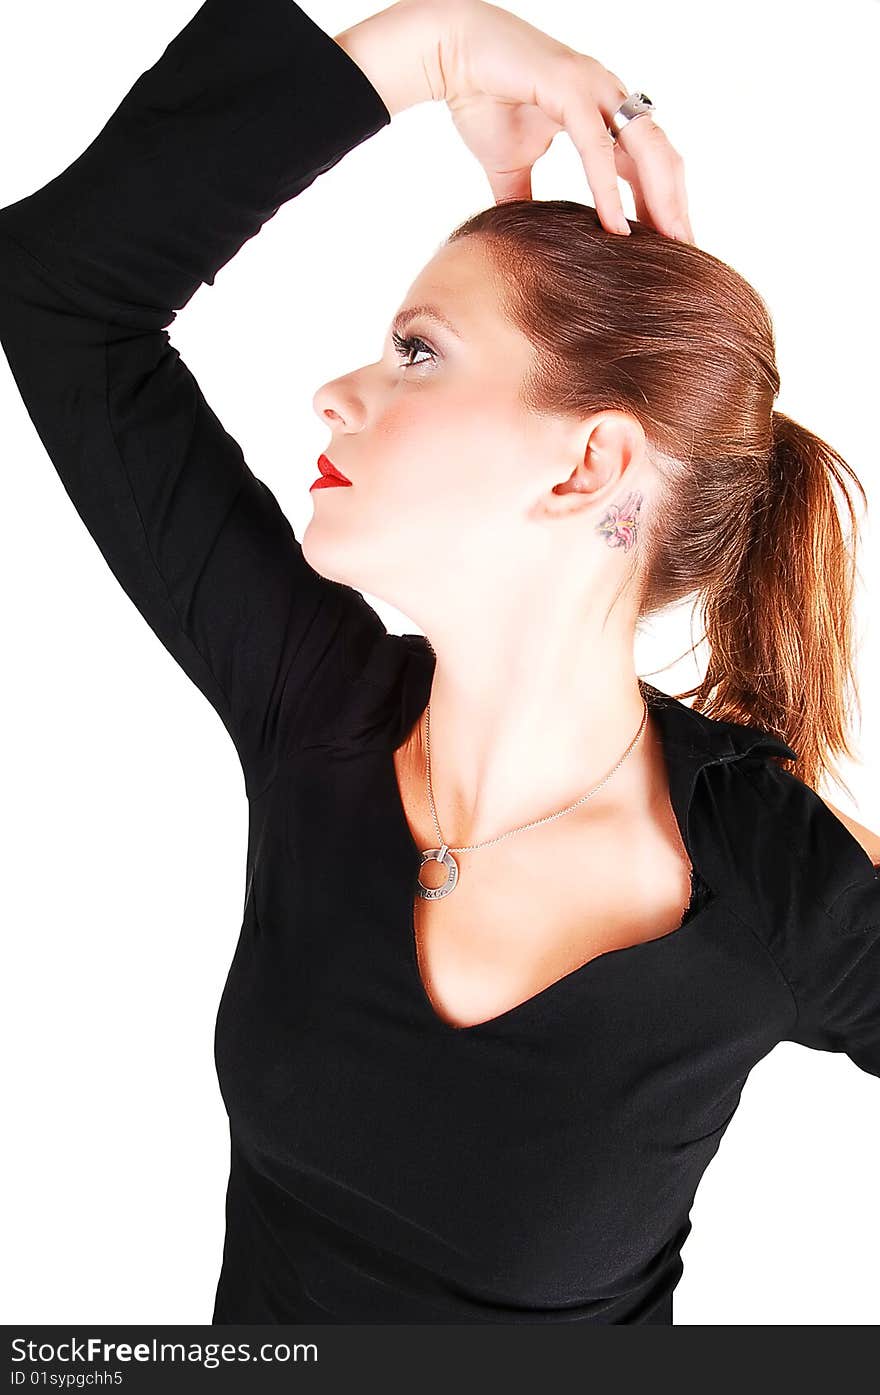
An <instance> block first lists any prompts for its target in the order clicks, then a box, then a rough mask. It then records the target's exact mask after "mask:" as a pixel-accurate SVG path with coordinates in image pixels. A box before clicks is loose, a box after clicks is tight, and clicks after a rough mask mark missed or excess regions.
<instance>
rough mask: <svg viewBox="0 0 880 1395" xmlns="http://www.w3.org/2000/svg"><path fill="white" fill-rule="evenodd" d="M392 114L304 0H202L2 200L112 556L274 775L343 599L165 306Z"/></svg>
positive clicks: (9, 268)
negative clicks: (187, 358) (89, 125)
mask: <svg viewBox="0 0 880 1395" xmlns="http://www.w3.org/2000/svg"><path fill="white" fill-rule="evenodd" d="M390 120H391V116H390V113H389V111H388V109H387V108H386V107H385V105H384V103H383V101H382V99H381V97H380V96H379V94H378V92H377V91H376V90H375V88H374V87H373V86H372V85H371V83H370V82H369V80H368V79H367V77H366V76H365V74H364V73H363V71H362V70H361V69H360V68H359V67H358V66H357V64H356V63H355V62H354V61H353V60H352V59H351V58H350V57H349V56H348V55H347V54H346V52H345V51H344V50H343V48H342V47H341V46H340V45H338V44H336V43H335V41H334V40H333V39H332V38H330V37H328V35H326V34H325V33H323V31H322V30H321V29H319V28H318V27H317V25H316V24H314V23H313V22H312V20H311V19H310V18H309V17H308V16H307V15H306V14H305V13H304V12H303V10H301V9H300V8H299V7H298V6H297V5H295V4H294V3H293V0H248V3H246V4H244V3H242V0H206V3H205V4H203V5H202V7H201V8H200V9H199V10H198V11H197V13H196V14H195V15H194V16H193V18H192V19H191V20H190V22H189V23H188V24H187V25H186V26H185V28H184V29H183V30H181V32H180V33H179V34H178V35H177V37H176V38H175V39H173V40H172V42H171V43H170V44H169V45H168V47H167V48H166V49H165V51H164V53H163V54H162V55H161V57H160V58H159V60H158V61H157V62H156V63H155V64H154V65H153V66H152V67H151V68H149V69H148V70H147V71H146V72H144V73H143V74H142V75H141V76H140V77H139V78H138V79H137V81H136V82H135V84H134V86H133V87H132V88H131V90H130V91H129V92H128V94H127V95H126V96H125V98H124V99H123V101H122V102H121V104H120V106H119V107H118V108H117V109H116V111H115V112H114V113H113V115H112V116H111V117H110V119H109V120H108V122H107V123H106V125H105V126H104V127H103V129H102V130H101V131H100V133H99V134H98V135H97V137H96V138H95V140H94V141H92V143H91V145H89V146H88V148H87V149H86V150H85V151H84V152H83V154H82V155H80V156H79V158H78V159H76V160H75V161H74V162H73V164H71V165H70V166H69V167H68V168H67V169H66V170H64V171H63V172H62V173H61V174H59V175H58V176H57V177H56V178H55V179H53V180H51V181H50V182H49V183H48V184H46V185H45V186H44V187H43V188H41V189H39V190H37V191H36V192H35V193H33V194H31V195H29V196H28V197H26V198H23V199H20V200H19V201H18V202H17V203H13V204H10V205H8V206H7V207H5V208H3V209H0V343H2V346H3V349H4V351H5V353H6V357H7V359H8V362H9V366H10V368H11V370H12V373H13V376H14V379H15V382H16V384H17V386H18V389H19V391H20V393H21V396H22V398H23V400H24V403H25V406H26V408H27V411H28V413H29V414H30V417H31V419H32V421H33V424H34V426H35V427H36V430H37V432H38V433H39V436H40V439H41V440H42V442H43V445H44V446H45V448H46V451H47V452H48V454H49V456H50V458H51V461H52V464H53V465H54V467H55V469H56V470H57V472H58V474H59V476H60V478H61V481H62V483H63V485H64V487H65V489H66V491H67V493H68V494H69V496H70V498H71V500H72V502H73V504H74V506H75V507H76V509H77V512H78V513H79V515H80V517H81V519H82V521H83V522H84V523H85V525H86V527H87V528H88V530H89V532H90V533H91V535H92V537H93V538H94V540H95V542H96V543H97V545H98V547H99V548H100V550H101V552H102V554H103V555H104V557H105V559H106V561H107V563H108V565H109V566H110V568H111V570H112V571H113V573H114V575H115V576H116V578H117V580H118V581H119V583H120V584H121V586H122V587H123V588H124V590H125V591H126V593H127V594H128V596H129V597H130V599H131V600H132V601H133V603H134V605H135V606H136V607H137V609H138V610H139V611H140V612H141V614H142V616H143V617H144V619H145V620H146V621H147V623H148V624H149V625H150V626H151V627H152V628H153V630H154V631H155V633H156V634H157V635H158V637H159V639H160V640H161V641H162V643H163V644H164V645H165V647H166V649H167V650H168V651H169V652H170V653H171V655H172V656H173V657H174V658H175V659H176V660H177V662H178V663H179V664H180V665H181V667H182V668H183V669H184V671H185V672H186V673H187V674H188V676H189V677H190V678H191V679H192V681H193V682H194V683H195V684H196V685H197V687H198V688H199V689H200V690H201V691H202V693H203V694H204V695H205V697H207V698H208V700H209V702H211V703H212V705H213V706H214V707H215V709H216V710H217V712H218V713H219V715H220V717H221V719H222V720H223V722H224V724H225V726H226V728H227V730H228V731H229V734H230V736H231V737H232V740H233V742H234V743H235V746H236V749H237V752H238V755H239V758H240V760H241V763H242V768H243V771H244V776H245V784H246V788H247V791H248V794H249V795H251V796H253V795H254V794H256V793H258V792H259V790H260V789H261V788H262V787H263V786H264V785H265V784H266V783H267V782H268V781H269V780H270V779H271V777H272V775H273V772H274V769H275V767H276V764H277V761H278V760H279V759H280V758H281V757H282V756H283V753H284V743H285V742H286V741H289V740H291V739H292V738H291V733H292V732H295V730H296V712H297V709H298V706H299V704H300V703H301V702H302V700H303V697H304V695H305V694H306V691H307V688H308V685H309V681H310V678H311V677H312V675H313V673H314V672H315V670H316V668H317V666H318V665H319V663H320V662H321V660H322V656H323V655H324V654H325V653H326V652H327V650H328V648H329V647H330V646H331V645H332V643H333V639H334V636H335V634H336V633H337V631H338V629H339V627H340V625H341V624H342V623H344V621H345V618H346V617H347V616H350V617H354V618H356V620H357V623H358V624H360V625H369V624H374V625H375V627H376V628H377V630H381V632H382V633H383V634H384V627H382V626H381V625H380V621H379V619H378V617H377V616H376V615H375V612H373V611H372V610H371V609H370V608H369V607H368V606H367V604H366V602H365V601H364V600H363V598H362V597H361V596H360V595H359V594H358V593H356V592H353V591H351V590H350V589H349V588H347V587H344V586H341V585H339V584H337V583H335V582H331V581H329V580H328V579H326V578H323V577H320V576H319V575H318V574H317V573H316V572H314V571H313V570H312V569H311V568H310V567H309V566H308V564H307V563H306V562H305V560H304V558H303V556H302V554H301V550H300V546H299V543H298V541H297V539H296V538H295V537H294V535H293V533H292V530H291V528H290V524H289V523H288V521H287V519H286V517H285V516H284V514H283V513H282V512H281V509H280V508H279V505H278V503H277V501H276V499H275V497H274V495H273V494H272V492H271V490H270V489H268V488H267V486H266V485H265V484H263V483H262V482H261V481H260V480H259V479H257V478H256V477H255V476H254V475H253V473H252V472H251V470H250V469H249V468H248V466H247V464H246V463H245V460H244V457H243V454H242V451H241V448H240V447H239V445H238V444H237V442H236V441H235V440H233V439H232V437H231V436H230V435H229V434H228V432H226V431H225V430H224V428H223V426H222V424H221V422H220V421H219V420H218V418H217V416H216V415H215V413H214V412H213V411H212V409H211V408H210V406H209V405H208V403H207V402H206V401H205V398H204V396H203V395H202V393H201V391H200V389H199V386H198V383H197V382H196V380H195V378H194V377H193V375H192V373H191V372H190V371H189V369H188V368H187V367H186V365H185V364H184V363H183V362H182V360H181V358H180V355H179V353H178V352H177V350H176V349H175V348H174V346H173V345H172V344H171V342H170V340H169V336H168V333H167V329H166V327H167V326H168V325H170V324H171V323H172V321H173V320H174V318H175V314H176V311H177V310H179V309H181V308H182V307H183V306H184V305H186V303H187V302H188V301H189V300H190V298H191V297H192V296H193V294H194V293H195V291H196V290H197V289H198V287H199V286H200V285H201V284H202V283H203V282H205V283H207V284H209V285H211V284H213V282H214V278H215V276H216V275H217V272H218V271H219V270H220V268H221V267H223V266H224V265H225V263H226V262H228V261H229V260H230V258H231V257H233V256H234V254H235V253H236V252H237V251H238V249H239V248H240V247H241V246H242V244H243V243H244V242H246V241H247V240H248V239H249V238H251V237H253V236H254V234H255V233H257V232H258V231H259V229H260V228H261V227H262V226H263V224H264V223H265V222H266V221H267V220H268V219H270V218H271V217H272V216H273V215H274V214H275V213H276V212H277V211H278V208H279V207H280V206H281V205H282V204H283V203H284V202H286V201H287V200H289V199H292V198H294V197H295V196H296V195H297V194H299V193H300V192H301V191H302V190H303V189H305V188H307V187H308V186H309V185H310V184H311V183H312V182H313V181H314V180H315V179H316V177H317V176H318V175H319V174H322V173H324V172H326V171H327V170H329V169H330V168H331V167H332V166H333V165H335V164H336V163H337V162H338V161H339V160H341V159H342V157H343V156H344V155H345V154H346V152H347V151H349V150H351V149H352V148H353V147H354V146H356V145H358V144H359V143H360V142H361V141H363V140H365V139H367V138H368V137H369V136H372V135H373V134H375V133H376V132H377V131H379V130H381V128H382V127H383V126H385V125H387V124H388V123H389V122H390Z"/></svg>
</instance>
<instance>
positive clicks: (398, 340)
mask: <svg viewBox="0 0 880 1395" xmlns="http://www.w3.org/2000/svg"><path fill="white" fill-rule="evenodd" d="M391 339H392V342H393V344H394V348H395V351H396V352H397V353H398V354H401V355H403V356H404V357H408V356H409V355H410V354H411V353H413V352H415V353H425V354H427V355H428V360H427V361H428V362H430V360H431V359H433V358H436V354H435V353H434V350H433V349H432V348H431V346H430V344H426V343H425V341H424V339H419V338H418V337H417V336H415V335H407V336H406V337H405V338H403V337H401V335H399V334H392V335H391ZM425 361H426V360H424V359H423V360H422V363H424V362H425ZM400 366H401V368H419V367H421V364H419V363H402V364H401V365H400Z"/></svg>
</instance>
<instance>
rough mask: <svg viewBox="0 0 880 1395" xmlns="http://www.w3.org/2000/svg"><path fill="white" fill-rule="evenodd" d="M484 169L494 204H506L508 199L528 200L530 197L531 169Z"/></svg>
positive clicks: (524, 167)
mask: <svg viewBox="0 0 880 1395" xmlns="http://www.w3.org/2000/svg"><path fill="white" fill-rule="evenodd" d="M484 168H485V169H486V175H487V177H488V180H489V185H490V187H491V189H492V197H493V198H494V200H495V202H496V203H506V202H507V201H508V200H509V199H530V198H531V197H532V171H531V167H530V166H528V165H524V166H523V168H522V169H518V170H493V169H488V168H486V167H485V166H484Z"/></svg>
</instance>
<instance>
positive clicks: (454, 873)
mask: <svg viewBox="0 0 880 1395" xmlns="http://www.w3.org/2000/svg"><path fill="white" fill-rule="evenodd" d="M426 862H442V863H443V864H444V866H445V867H446V881H445V882H443V884H442V886H423V885H422V882H421V880H420V878H418V877H416V891H417V892H418V893H419V895H420V896H421V897H422V898H423V899H424V900H425V901H436V900H437V899H438V898H439V897H440V896H448V895H449V893H450V891H454V890H455V885H456V882H457V881H458V863H457V862H456V860H455V858H454V857H453V856H452V853H451V852H450V851H449V848H448V847H447V845H446V844H445V843H444V844H443V847H442V848H426V849H425V851H424V852H423V853H422V866H424V864H425V863H426Z"/></svg>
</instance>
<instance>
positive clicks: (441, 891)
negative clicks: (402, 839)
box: [416, 698, 648, 901]
mask: <svg viewBox="0 0 880 1395" xmlns="http://www.w3.org/2000/svg"><path fill="white" fill-rule="evenodd" d="M642 703H643V705H644V709H645V710H644V712H643V713H642V720H641V722H640V723H639V729H638V731H637V732H636V734H635V736H634V737H633V739H632V741H631V742H630V743H629V745H628V746H627V748H626V750H625V751H624V753H623V755H622V756H621V757H620V760H619V761H618V762H617V765H615V766H613V767H612V769H611V770H609V772H608V774H607V775H606V776H605V778H604V779H603V780H600V781H599V783H598V785H594V786H593V788H592V789H591V790H588V791H587V793H586V794H582V795H581V797H580V799H576V800H575V802H574V803H573V804H569V805H568V807H567V808H565V809H560V810H559V812H558V813H557V814H545V815H544V817H543V818H542V819H533V820H532V822H531V823H521V824H520V825H519V826H518V827H517V828H510V829H508V831H507V832H506V833H499V834H498V837H497V838H487V839H486V841H485V842H483V843H470V844H468V846H467V847H461V848H450V847H449V846H448V844H447V843H445V842H444V841H443V834H442V833H441V832H440V825H439V823H438V822H437V810H436V809H435V807H434V791H433V789H432V787H431V702H430V699H429V700H428V707H427V711H426V713H425V771H426V776H427V785H428V803H429V804H430V806H431V818H432V819H433V820H434V830H435V832H436V834H437V838H438V841H439V843H440V846H439V847H438V848H426V849H425V851H424V852H423V853H422V855H421V857H422V861H421V863H420V864H419V874H420V873H421V869H422V867H423V866H424V864H425V863H426V862H442V863H443V864H444V865H445V867H446V881H445V882H444V883H443V884H442V886H435V887H429V886H424V885H423V884H422V881H421V876H420V875H417V877H416V890H417V891H418V893H419V895H420V896H421V897H422V898H423V900H425V901H436V900H438V899H439V898H440V897H441V896H448V895H449V894H450V892H452V891H454V890H455V888H456V886H457V885H458V879H459V869H458V863H457V862H456V860H455V858H454V857H453V856H452V854H453V853H454V852H459V853H462V852H476V850H477V848H489V847H491V846H492V845H493V843H500V842H501V840H502V838H510V837H511V836H512V835H513V834H514V833H522V832H523V831H524V830H525V829H527V828H537V827H538V826H539V824H542V823H550V822H551V820H552V819H561V818H562V815H563V814H570V813H571V811H572V809H576V808H577V807H578V805H579V804H583V802H584V800H586V799H589V798H590V797H591V796H592V795H594V794H596V793H597V791H598V790H600V789H601V788H602V786H603V785H604V784H607V782H608V781H609V780H610V779H611V776H612V775H613V774H614V772H615V770H619V769H620V767H621V766H622V765H623V762H624V761H625V760H626V758H627V756H628V755H629V754H630V752H631V751H632V750H633V748H634V747H635V745H636V742H637V741H638V740H639V737H640V736H641V734H642V732H643V731H644V729H645V723H646V722H647V720H648V704H647V703H646V702H645V699H644V698H642Z"/></svg>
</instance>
